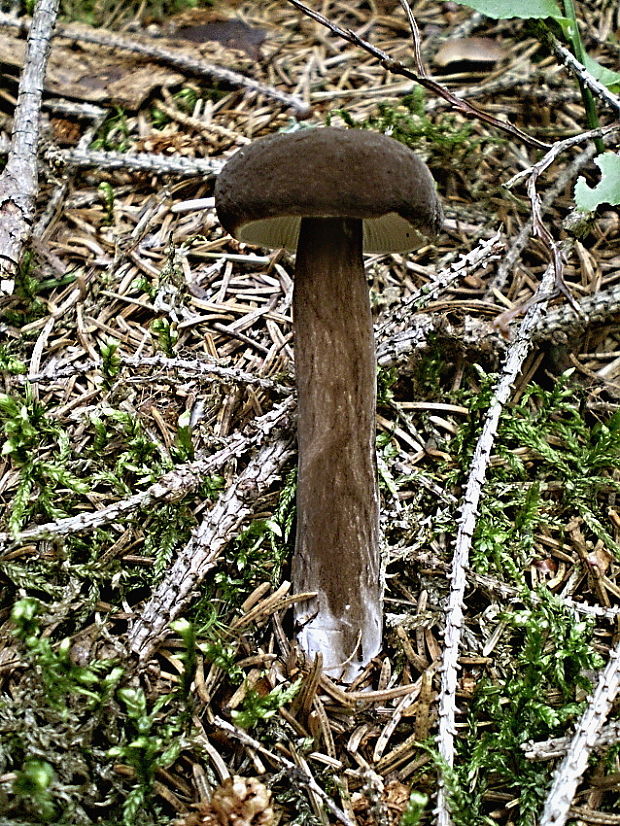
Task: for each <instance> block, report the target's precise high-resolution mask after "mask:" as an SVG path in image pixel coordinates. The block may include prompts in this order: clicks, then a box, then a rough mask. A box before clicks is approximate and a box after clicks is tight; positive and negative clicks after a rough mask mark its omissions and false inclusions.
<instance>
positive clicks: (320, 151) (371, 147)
mask: <svg viewBox="0 0 620 826" xmlns="http://www.w3.org/2000/svg"><path fill="white" fill-rule="evenodd" d="M215 204H216V208H217V214H218V218H219V220H220V222H221V224H222V226H223V227H224V228H225V229H226V230H227V232H229V233H230V234H231V235H233V236H234V237H235V238H238V239H239V240H240V241H245V242H246V243H248V244H256V245H257V246H263V247H273V248H279V247H286V248H287V249H295V248H296V246H297V239H298V237H299V225H300V221H301V218H302V217H308V218H360V219H363V221H364V251H365V252H404V251H406V250H410V249H415V248H416V247H419V246H420V245H421V244H422V243H423V240H424V238H425V237H428V236H433V235H436V234H437V232H439V230H440V228H441V223H442V219H443V214H442V210H441V205H440V203H439V199H438V198H437V194H436V192H435V184H434V181H433V179H432V177H431V174H430V172H429V171H428V168H427V167H426V164H424V163H423V161H421V160H420V159H419V158H418V157H417V155H415V154H414V153H413V152H412V151H411V150H410V149H408V148H407V147H406V146H404V145H403V144H402V143H399V142H398V141H396V140H394V139H393V138H389V137H387V136H386V135H381V134H378V133H376V132H368V131H366V130H362V129H336V128H332V127H325V128H323V129H321V128H316V129H302V130H301V131H299V132H292V133H286V134H284V133H282V134H276V135H269V136H268V137H266V138H259V139H258V140H257V141H255V142H254V143H252V144H250V145H249V146H247V147H244V148H243V149H240V150H239V151H238V152H237V153H236V154H235V155H233V157H232V158H231V159H230V160H229V161H228V162H227V164H226V165H225V166H224V168H223V170H222V171H221V172H220V174H219V176H218V179H217V181H216V185H215Z"/></svg>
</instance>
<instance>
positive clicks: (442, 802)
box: [437, 266, 555, 826]
mask: <svg viewBox="0 0 620 826" xmlns="http://www.w3.org/2000/svg"><path fill="white" fill-rule="evenodd" d="M554 283H555V272H554V269H553V267H551V266H550V267H548V268H547V270H546V272H545V274H544V276H543V278H542V281H541V283H540V286H539V288H538V291H537V293H536V297H535V300H534V301H533V302H532V303H531V304H530V308H529V310H528V311H527V313H526V316H525V318H524V319H523V322H522V323H521V326H520V328H519V331H518V333H517V337H516V338H515V341H514V342H513V344H511V346H510V348H509V350H508V353H507V354H506V360H505V362H504V367H503V369H502V373H501V376H500V379H499V381H498V383H497V385H496V387H495V390H494V392H493V399H492V401H491V404H490V406H489V409H488V411H487V415H486V418H485V422H484V425H483V428H482V433H481V434H480V437H479V438H478V442H477V444H476V447H475V450H474V455H473V458H472V462H471V468H470V471H469V475H468V479H467V486H466V488H465V494H464V496H463V506H462V509H461V514H460V517H459V525H458V532H457V537H456V542H455V548H454V557H453V561H452V572H451V576H450V593H449V596H448V603H447V606H446V620H445V632H444V654H443V667H442V671H441V689H440V694H439V733H438V736H437V747H438V751H439V755H440V757H441V759H442V761H443V763H444V765H446V766H447V767H448V768H449V769H451V768H452V767H453V766H454V737H455V734H456V690H457V682H458V657H459V648H460V643H461V633H462V628H463V622H464V615H463V605H464V599H465V588H466V585H467V565H468V561H469V552H470V549H471V545H472V538H473V534H474V530H475V526H476V517H477V515H478V505H479V502H480V498H481V496H482V489H483V487H484V483H485V480H486V474H487V469H488V464H489V459H490V456H491V450H492V449H493V444H494V441H495V435H496V433H497V428H498V425H499V419H500V416H501V414H502V411H503V409H504V406H505V405H506V402H507V401H508V399H509V398H510V394H511V392H512V388H513V384H514V382H515V380H516V378H517V376H518V374H519V371H520V370H521V368H522V366H523V362H524V361H525V358H526V357H527V355H528V353H529V351H530V349H531V347H532V334H533V331H534V329H535V327H536V325H537V323H538V322H539V318H540V317H541V316H542V315H543V313H544V311H545V308H546V304H547V301H548V300H549V297H550V295H551V294H552V293H553V289H554ZM437 814H438V824H439V826H452V823H453V821H452V815H451V813H450V801H449V791H448V788H447V786H446V782H445V779H444V777H443V776H441V775H440V777H439V790H438V796H437Z"/></svg>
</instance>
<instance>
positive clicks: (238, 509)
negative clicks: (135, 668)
mask: <svg viewBox="0 0 620 826" xmlns="http://www.w3.org/2000/svg"><path fill="white" fill-rule="evenodd" d="M291 455H292V442H291V439H290V437H289V436H287V435H284V434H282V435H280V436H279V437H278V436H276V435H275V434H274V435H273V436H272V437H270V439H269V440H268V441H267V444H265V445H264V446H263V447H262V448H261V449H260V450H259V452H258V453H257V454H256V456H255V457H254V458H253V459H252V460H251V461H250V463H249V464H248V466H247V467H246V468H245V470H244V471H243V472H242V473H241V474H240V475H239V476H238V478H237V479H236V480H235V481H234V482H233V483H232V484H231V485H230V486H229V487H228V488H227V490H225V491H224V492H223V493H222V494H221V495H220V496H219V498H218V500H217V502H216V503H215V505H214V506H213V507H212V508H211V509H210V510H209V511H208V512H207V514H206V516H205V518H204V520H203V522H202V524H201V525H200V526H199V528H198V529H197V530H196V532H195V533H194V535H193V536H192V538H191V539H190V541H189V542H188V543H187V545H186V546H185V547H184V548H183V550H182V551H181V552H180V554H179V555H178V557H177V559H176V561H175V562H174V564H173V565H172V568H171V569H170V570H169V571H168V572H167V574H166V576H165V578H164V580H163V581H162V582H161V583H160V584H159V586H158V587H157V589H156V590H155V592H154V593H153V596H152V597H151V598H150V599H149V601H148V602H147V603H146V605H145V606H144V607H143V609H142V612H141V614H140V615H139V616H138V617H137V618H136V619H135V620H134V621H133V623H132V624H131V626H130V628H129V632H128V640H129V647H130V649H131V651H133V652H134V653H136V654H138V656H139V658H140V660H141V661H144V660H146V659H148V658H149V657H150V655H151V654H152V652H153V650H154V648H155V647H156V646H157V644H158V643H159V642H160V641H161V639H162V638H163V637H164V636H165V633H166V629H167V628H168V625H169V624H170V622H171V621H172V620H173V619H175V617H177V616H179V614H180V613H181V611H182V610H183V608H184V607H185V606H186V605H187V603H188V602H189V600H190V599H191V597H192V594H193V592H194V589H195V588H197V587H198V585H200V583H201V582H202V580H203V579H204V578H205V576H206V575H207V574H208V573H209V571H211V570H212V569H213V568H214V567H215V565H216V564H217V560H218V557H219V555H220V553H221V552H222V550H223V549H224V547H225V546H226V545H227V544H228V542H230V540H231V539H233V537H234V536H235V535H236V534H237V532H238V531H239V529H240V527H241V526H242V524H243V522H244V521H245V520H246V519H247V517H248V516H249V515H250V513H251V512H252V506H253V504H254V502H255V501H256V500H257V499H258V498H259V497H260V496H262V495H263V494H264V493H265V492H266V491H267V490H268V488H269V487H270V486H271V485H272V484H273V483H274V482H276V481H277V480H278V479H279V478H280V476H281V474H282V469H283V467H284V464H285V462H286V461H287V460H288V459H289V458H290V456H291Z"/></svg>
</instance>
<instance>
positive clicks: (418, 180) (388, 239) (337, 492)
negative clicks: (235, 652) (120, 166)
mask: <svg viewBox="0 0 620 826" xmlns="http://www.w3.org/2000/svg"><path fill="white" fill-rule="evenodd" d="M215 204H216V209H217V214H218V217H219V220H220V222H221V224H222V225H223V227H224V228H225V229H226V230H227V231H228V232H229V233H230V234H231V235H233V236H234V237H235V238H238V239H239V240H241V241H244V242H246V243H249V244H255V245H257V246H263V247H272V248H281V247H285V248H288V249H295V248H296V249H297V258H296V266H295V270H296V272H295V284H294V290H293V319H294V334H295V376H296V383H297V393H298V415H297V442H298V456H299V459H298V480H297V531H296V539H295V552H294V556H293V562H292V581H293V587H294V589H295V591H296V592H316V597H313V598H311V599H308V600H306V601H304V602H302V603H298V604H297V606H296V611H295V622H296V628H297V639H298V642H299V645H300V647H301V649H302V650H303V651H304V652H305V653H306V654H307V655H308V656H309V657H311V658H313V657H315V656H316V655H317V654H321V655H322V657H323V669H324V671H325V672H326V673H327V674H329V675H330V676H332V677H335V678H340V679H342V680H343V681H345V682H350V681H352V680H353V679H354V678H355V676H356V675H357V674H358V673H359V671H360V670H361V668H363V667H364V666H365V665H366V664H367V663H368V662H369V661H370V660H371V659H372V657H374V656H375V655H376V654H377V653H378V651H379V649H380V646H381V631H382V585H381V571H380V554H379V491H378V485H377V471H376V453H375V412H376V411H375V408H376V358H375V345H374V337H373V325H372V314H371V309H370V299H369V293H368V287H367V284H366V277H365V273H364V263H363V258H362V252H363V251H366V252H403V251H405V250H410V249H413V248H415V247H416V246H419V245H420V243H421V240H422V238H423V236H424V235H433V234H435V233H436V232H438V231H439V228H440V226H441V221H442V211H441V206H440V203H439V201H438V198H437V194H436V192H435V186H434V182H433V179H432V177H431V175H430V172H429V171H428V168H427V167H426V165H425V164H424V163H423V162H422V161H421V160H420V159H419V158H418V157H417V156H416V155H415V154H414V153H413V152H412V151H411V150H410V149H408V148H407V147H406V146H404V145H403V144H401V143H399V142H398V141H396V140H393V139H392V138H389V137H386V136H385V135H381V134H377V133H374V132H369V131H364V130H360V129H350V130H349V129H336V128H331V127H325V128H314V129H311V128H308V129H303V130H301V131H298V132H294V133H288V134H276V135H270V136H268V137H265V138H260V139H259V140H257V141H255V142H254V143H252V144H250V145H249V146H247V147H243V148H242V149H240V150H239V151H238V152H237V153H236V154H235V155H233V157H232V158H231V159H230V160H229V161H228V162H227V163H226V165H225V166H224V168H223V169H222V171H221V173H220V175H219V177H218V179H217V182H216V186H215Z"/></svg>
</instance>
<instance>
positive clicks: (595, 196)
mask: <svg viewBox="0 0 620 826" xmlns="http://www.w3.org/2000/svg"><path fill="white" fill-rule="evenodd" d="M594 163H595V164H596V165H597V166H598V168H599V169H600V170H601V180H600V181H599V182H598V184H597V185H596V186H595V187H594V188H592V187H590V186H588V185H587V183H586V180H585V178H583V177H580V178H578V179H577V183H576V184H575V203H576V204H577V206H578V207H579V209H584V210H587V211H588V212H591V211H592V210H594V209H596V208H597V206H599V205H600V204H611V205H612V206H618V205H619V204H620V155H616V153H615V152H604V153H603V154H602V155H599V156H598V158H595V159H594Z"/></svg>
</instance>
